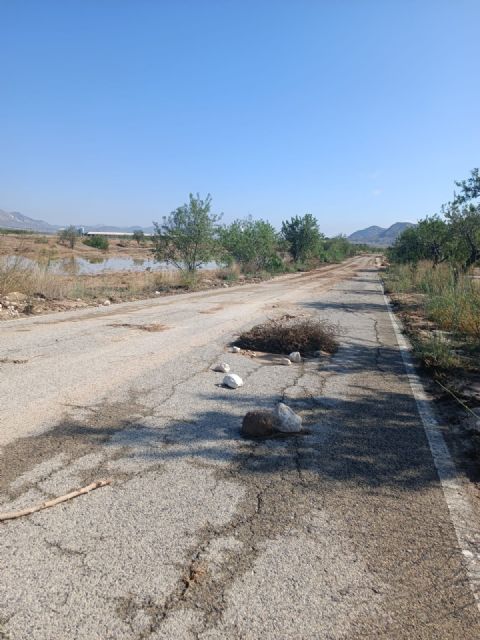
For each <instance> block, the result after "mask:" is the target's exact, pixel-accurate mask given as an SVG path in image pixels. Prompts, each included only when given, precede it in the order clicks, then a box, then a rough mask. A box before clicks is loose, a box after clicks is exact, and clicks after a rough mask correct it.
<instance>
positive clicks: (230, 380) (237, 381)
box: [223, 373, 243, 389]
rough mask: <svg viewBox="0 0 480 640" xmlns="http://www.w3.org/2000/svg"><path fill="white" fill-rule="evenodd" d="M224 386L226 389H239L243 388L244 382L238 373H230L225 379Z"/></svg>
mask: <svg viewBox="0 0 480 640" xmlns="http://www.w3.org/2000/svg"><path fill="white" fill-rule="evenodd" d="M223 384H224V385H225V386H226V387H230V389H238V387H242V386H243V380H242V379H241V377H240V376H237V374H236V373H230V374H229V375H228V376H225V377H224V379H223Z"/></svg>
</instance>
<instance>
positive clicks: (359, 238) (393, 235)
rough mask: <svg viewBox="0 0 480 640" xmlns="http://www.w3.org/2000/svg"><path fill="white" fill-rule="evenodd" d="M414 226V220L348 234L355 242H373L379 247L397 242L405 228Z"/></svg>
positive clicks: (351, 240)
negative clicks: (386, 227) (385, 227)
mask: <svg viewBox="0 0 480 640" xmlns="http://www.w3.org/2000/svg"><path fill="white" fill-rule="evenodd" d="M414 226H415V225H414V224H413V223H412V222H396V223H395V224H392V226H391V227H388V229H384V228H383V227H377V226H372V227H367V228H366V229H361V230H360V231H355V232H354V233H352V234H350V235H349V236H348V239H349V240H350V242H353V243H355V244H373V245H376V246H379V247H388V246H390V245H392V244H393V243H394V242H395V240H396V239H397V238H398V236H399V235H400V234H401V233H403V232H404V231H405V229H408V227H414Z"/></svg>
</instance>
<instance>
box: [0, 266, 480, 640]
mask: <svg viewBox="0 0 480 640" xmlns="http://www.w3.org/2000/svg"><path fill="white" fill-rule="evenodd" d="M285 313H290V314H293V315H302V314H307V315H317V316H319V317H322V318H327V319H328V320H329V321H333V322H337V323H338V324H339V326H340V327H341V338H340V339H341V346H340V349H339V351H338V352H337V354H335V356H334V357H332V358H320V359H311V360H307V361H304V363H302V364H301V365H292V366H290V367H285V366H276V365H274V364H272V363H271V362H269V361H268V360H264V359H262V358H251V357H247V356H245V355H243V354H232V353H229V352H228V348H227V345H228V343H229V342H230V341H231V340H232V339H233V338H234V336H235V334H236V332H238V331H239V330H241V329H242V328H246V327H250V326H251V325H253V324H254V323H256V322H257V321H261V320H264V319H265V318H267V317H268V318H271V317H276V316H280V315H283V314H285ZM152 323H159V324H161V325H164V330H163V331H161V332H147V331H141V330H139V329H138V325H145V324H152ZM129 325H132V326H129ZM0 335H1V336H2V340H1V343H0V358H7V359H9V360H13V359H16V360H26V362H23V363H19V364H13V363H4V364H0V397H1V406H0V446H1V451H0V456H1V460H0V464H1V477H0V491H1V493H0V502H1V504H0V510H1V511H6V510H12V509H15V508H22V507H24V506H29V505H31V504H35V503H37V502H39V501H43V500H45V499H47V498H49V497H52V496H56V495H60V494H63V493H67V492H68V491H70V490H71V489H73V488H76V487H78V486H82V485H85V484H88V483H89V482H91V481H94V480H98V479H100V478H103V477H110V478H112V479H113V482H112V484H111V485H110V486H107V487H104V488H102V489H99V490H97V491H94V492H92V493H91V494H89V495H86V496H82V497H79V498H76V499H75V500H72V501H70V502H68V503H64V504H62V505H59V506H57V507H55V508H53V509H47V510H45V511H42V512H39V513H36V514H34V515H32V516H29V517H26V518H22V519H18V520H13V521H9V522H6V523H4V524H3V525H0V563H1V566H0V569H1V570H0V638H9V639H10V640H20V639H22V640H23V639H27V638H28V639H29V640H32V639H33V640H47V639H48V640H57V639H64V638H75V639H79V640H80V639H82V640H83V639H85V640H95V639H101V640H107V639H112V640H113V639H115V640H123V639H136V640H140V639H143V638H148V639H150V640H155V639H157V640H158V639H160V638H162V639H163V638H165V639H167V638H168V639H172V638H181V639H183V638H185V639H190V638H191V639H194V638H195V639H198V640H213V639H215V640H219V639H224V638H233V639H240V638H242V639H243V638H245V639H252V640H253V639H258V638H262V639H263V638H266V639H270V638H271V639H272V640H273V639H276V640H278V639H282V638H285V639H290V638H292V639H293V638H295V639H296V638H302V639H303V638H305V639H307V638H309V639H310V638H311V639H320V638H321V639H323V638H325V639H329V640H330V639H340V638H348V639H352V638H353V639H355V638H366V639H368V638H372V639H373V638H415V639H416V638H419V639H423V638H425V639H427V638H428V639H433V638H442V639H443V638H451V639H458V638H462V639H463V638H465V639H472V640H473V639H478V638H479V637H480V615H479V612H478V609H477V608H476V605H475V603H474V599H473V596H472V592H471V589H470V586H469V584H468V580H467V576H466V572H465V567H464V565H463V562H462V556H461V554H460V552H459V550H458V548H457V546H458V545H457V542H456V538H455V532H454V529H453V526H452V523H451V521H450V517H449V512H448V508H447V505H446V503H445V500H444V497H443V493H442V489H441V485H440V483H439V480H438V477H437V474H436V471H435V467H434V464H433V460H432V456H431V453H430V450H429V447H428V444H427V440H426V437H425V433H424V430H423V427H422V424H421V421H420V419H419V416H418V413H417V410H416V406H415V401H414V399H413V397H412V394H411V390H410V387H409V384H408V380H407V378H406V375H405V372H404V369H403V365H402V361H401V357H400V353H399V350H398V346H397V343H396V339H395V334H394V331H393V328H392V325H391V322H390V319H389V315H388V312H387V309H386V307H385V304H384V300H383V294H382V287H381V284H380V280H379V277H378V270H377V268H376V267H375V260H374V258H373V257H369V256H363V257H357V258H354V259H352V260H350V261H347V262H346V263H344V264H342V265H335V266H329V267H325V268H324V269H321V270H319V271H317V272H315V273H308V274H301V275H294V276H285V277H282V278H278V279H275V280H273V281H270V282H266V283H263V284H260V285H248V286H242V287H235V288H230V289H225V290H222V291H218V290H217V291H214V292H201V293H195V294H188V295H184V296H179V297H174V298H166V299H165V298H164V299H162V300H155V301H145V302H140V303H139V302H135V303H127V304H123V305H117V306H115V307H109V308H106V309H104V308H102V309H98V310H96V311H92V310H91V309H87V310H85V311H81V312H68V313H61V314H56V315H52V316H43V317H41V318H31V319H26V320H17V321H12V322H5V323H2V325H1V327H0ZM220 359H221V360H225V361H227V362H229V364H230V365H231V367H232V371H233V372H235V373H238V374H240V375H241V376H242V377H243V378H244V380H245V386H244V387H241V388H240V389H237V390H235V391H232V390H228V389H224V388H223V387H222V386H221V384H220V383H221V380H222V374H220V373H214V372H213V371H211V367H212V365H213V364H214V363H215V362H217V361H218V360H220ZM279 400H283V401H284V402H286V403H287V404H288V405H289V406H291V407H292V408H294V409H295V410H296V411H297V412H299V413H301V415H302V416H303V419H304V423H305V426H306V427H307V428H308V430H309V431H310V433H309V434H308V435H303V436H297V437H291V438H283V439H278V440H277V439H270V440H266V441H262V442H250V441H248V440H243V439H241V438H240V437H239V429H240V424H241V419H242V417H243V415H244V414H245V413H246V411H248V410H250V409H254V408H273V407H274V406H275V403H276V402H278V401H279Z"/></svg>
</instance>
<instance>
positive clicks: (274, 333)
mask: <svg viewBox="0 0 480 640" xmlns="http://www.w3.org/2000/svg"><path fill="white" fill-rule="evenodd" d="M337 334H338V328H337V327H336V326H335V325H333V324H331V323H329V322H327V321H326V320H319V319H315V318H292V317H291V316H284V317H283V318H280V319H279V320H270V321H269V322H266V323H265V324H258V325H256V326H255V327H252V328H251V329H250V330H249V331H245V332H244V333H242V334H241V335H240V337H239V338H238V340H236V341H235V344H236V345H237V346H239V347H241V348H243V349H252V350H254V351H264V352H266V353H285V354H288V353H291V352H292V351H299V352H300V353H301V354H302V356H309V355H313V354H314V352H315V351H327V352H328V353H334V352H335V351H336V350H337V347H338V343H337V340H336V336H337Z"/></svg>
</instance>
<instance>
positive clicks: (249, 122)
mask: <svg viewBox="0 0 480 640" xmlns="http://www.w3.org/2000/svg"><path fill="white" fill-rule="evenodd" d="M0 24H1V25H2V29H1V31H2V54H1V56H0V87H1V92H2V95H1V99H0V145H1V153H0V208H2V209H5V210H8V211H12V210H17V211H21V212H22V213H24V214H26V215H30V216H32V217H35V218H43V219H45V220H47V221H48V222H51V223H58V224H66V223H70V222H73V223H84V224H95V223H107V224H116V225H133V224H135V225H136V224H139V225H149V224H151V221H152V220H158V219H160V217H161V216H162V215H164V214H166V213H168V212H170V211H171V210H172V209H174V208H175V207H177V206H178V205H180V204H182V203H183V202H185V201H186V200H187V198H188V193H189V192H197V191H198V192H200V193H201V194H206V193H207V192H210V193H211V194H212V196H213V204H214V210H215V211H216V212H222V211H223V212H224V220H225V221H226V222H228V221H231V220H233V219H234V218H236V217H243V216H246V215H252V216H254V217H263V218H266V219H268V220H270V221H271V222H273V223H274V224H275V225H276V226H279V224H280V222H281V220H282V219H284V218H287V217H290V216H292V215H296V214H303V213H306V212H309V213H312V214H314V215H315V216H316V217H317V218H318V220H319V222H320V226H321V229H322V230H323V231H324V232H325V233H327V234H335V233H339V232H343V233H349V232H351V231H354V230H356V229H359V228H363V227H366V226H369V225H371V224H378V225H381V226H388V225H390V224H392V223H393V222H396V221H399V220H400V221H404V220H410V221H415V220H416V219H418V218H419V217H421V216H423V215H425V214H430V213H434V212H435V211H438V209H439V207H440V205H441V204H442V202H445V201H446V200H448V199H449V198H450V197H451V194H452V190H453V186H454V185H453V180H454V179H462V178H465V177H467V175H468V174H469V171H470V169H472V168H473V167H475V166H477V167H478V166H479V165H480V126H479V105H480V86H479V83H478V61H479V60H480V38H479V37H478V25H479V24H480V2H478V0H450V1H448V2H447V1H442V0H415V1H411V0H396V1H394V0H375V1H374V0H336V1H334V0H323V1H322V0H317V1H313V0H309V1H306V0H303V1H302V0H296V1H294V0H291V1H288V2H287V1H282V0H276V1H272V2H268V1H267V0H264V1H261V0H257V1H255V2H252V1H250V0H236V1H229V0H222V1H220V0H218V1H214V0H195V1H193V0H191V1H186V0H163V1H161V0H157V1H154V0H135V1H134V0H131V1H128V0H115V1H114V0H77V1H75V0H70V1H68V2H66V1H58V2H48V0H42V2H37V1H35V2H26V1H23V0H16V1H12V2H9V1H8V0H0Z"/></svg>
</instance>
